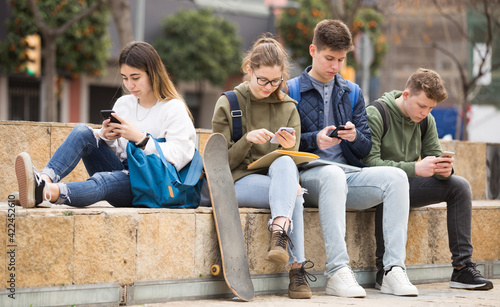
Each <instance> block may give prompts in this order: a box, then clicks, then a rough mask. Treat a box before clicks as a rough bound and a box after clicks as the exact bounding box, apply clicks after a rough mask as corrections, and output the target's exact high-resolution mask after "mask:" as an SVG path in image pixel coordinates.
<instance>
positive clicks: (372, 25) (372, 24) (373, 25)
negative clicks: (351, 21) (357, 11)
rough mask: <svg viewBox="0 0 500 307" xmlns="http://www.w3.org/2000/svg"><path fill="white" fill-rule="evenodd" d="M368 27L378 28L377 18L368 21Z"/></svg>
mask: <svg viewBox="0 0 500 307" xmlns="http://www.w3.org/2000/svg"><path fill="white" fill-rule="evenodd" d="M368 27H370V28H376V27H377V22H376V21H375V20H370V21H368Z"/></svg>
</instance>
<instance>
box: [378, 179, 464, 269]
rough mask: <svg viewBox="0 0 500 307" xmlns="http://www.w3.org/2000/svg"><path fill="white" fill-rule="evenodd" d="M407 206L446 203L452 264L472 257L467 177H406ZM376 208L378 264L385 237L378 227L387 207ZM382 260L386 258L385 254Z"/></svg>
mask: <svg viewBox="0 0 500 307" xmlns="http://www.w3.org/2000/svg"><path fill="white" fill-rule="evenodd" d="M408 181H409V183H410V207H413V208H419V207H423V206H427V205H431V204H436V203H440V202H446V206H447V210H446V221H447V226H448V243H449V247H450V251H451V259H452V260H453V262H452V265H453V266H454V267H460V266H462V265H464V264H466V263H468V262H471V261H472V260H471V258H472V250H473V247H472V243H471V223H472V191H471V188H470V185H469V182H468V181H467V179H465V178H463V177H460V176H455V175H453V176H451V177H450V178H449V179H448V180H438V179H436V178H434V177H409V178H408ZM384 206H385V204H384V205H383V206H378V207H377V213H376V218H375V237H376V240H377V267H378V268H381V267H382V266H383V263H385V260H384V262H382V261H383V260H382V256H383V255H384V236H385V234H382V232H381V230H380V227H379V225H380V220H381V219H382V216H383V215H384V214H385V212H386V210H385V209H383V212H382V208H381V207H384ZM384 259H385V257H384Z"/></svg>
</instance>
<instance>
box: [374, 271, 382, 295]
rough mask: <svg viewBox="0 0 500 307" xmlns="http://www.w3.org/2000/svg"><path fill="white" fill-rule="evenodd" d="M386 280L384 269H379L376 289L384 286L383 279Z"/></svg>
mask: <svg viewBox="0 0 500 307" xmlns="http://www.w3.org/2000/svg"><path fill="white" fill-rule="evenodd" d="M383 280H384V269H379V270H378V271H377V277H376V279H375V289H379V290H380V288H382V281H383Z"/></svg>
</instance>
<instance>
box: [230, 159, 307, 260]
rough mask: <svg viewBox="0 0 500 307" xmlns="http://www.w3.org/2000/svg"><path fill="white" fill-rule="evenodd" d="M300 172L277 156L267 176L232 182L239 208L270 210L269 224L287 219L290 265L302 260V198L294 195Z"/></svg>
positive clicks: (303, 258) (247, 177) (254, 176)
mask: <svg viewBox="0 0 500 307" xmlns="http://www.w3.org/2000/svg"><path fill="white" fill-rule="evenodd" d="M298 183H299V172H298V171H297V166H296V165H295V163H294V162H293V160H292V159H291V158H290V157H288V156H283V157H279V158H278V159H276V160H275V161H274V162H273V163H272V164H271V166H270V167H269V171H268V173H267V175H261V174H250V175H247V176H245V177H243V178H241V179H239V180H237V181H236V182H235V183H234V189H235V190H236V199H237V200H238V206H239V207H251V208H265V209H271V220H270V222H271V221H273V220H274V219H275V218H277V217H286V218H288V219H289V220H290V221H291V223H290V228H289V229H288V235H289V237H290V240H291V241H292V244H293V247H294V248H293V249H291V248H290V246H289V248H288V254H289V255H290V260H289V262H290V263H293V262H298V263H302V262H304V261H305V255H304V212H303V211H304V206H303V204H304V198H303V197H302V193H301V195H298V196H297V186H298Z"/></svg>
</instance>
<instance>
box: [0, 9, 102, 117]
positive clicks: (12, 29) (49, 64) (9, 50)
mask: <svg viewBox="0 0 500 307" xmlns="http://www.w3.org/2000/svg"><path fill="white" fill-rule="evenodd" d="M104 4H105V1H104V0H78V1H67V0H62V1H61V0H44V1H36V0H16V1H13V0H12V1H10V5H11V6H12V17H11V18H10V19H9V20H8V21H7V27H8V30H9V33H8V35H7V39H6V41H5V42H3V43H2V44H0V65H1V66H2V68H3V70H5V71H6V72H19V70H20V64H21V60H20V57H19V56H20V53H21V52H22V49H23V48H22V46H21V40H22V38H23V37H25V36H27V35H30V34H34V33H39V34H40V36H41V37H42V58H43V60H44V61H43V74H42V76H43V77H44V78H46V79H47V82H46V91H45V92H46V100H47V111H46V114H47V115H46V116H47V120H48V121H57V119H58V114H57V99H56V95H55V91H54V86H53V84H54V82H51V81H49V80H55V79H56V77H57V76H63V77H68V78H76V77H78V76H79V74H81V73H85V74H87V75H90V76H98V75H101V74H102V73H103V69H104V68H105V67H106V60H107V58H108V55H109V48H110V44H111V43H110V40H109V38H108V36H107V26H108V24H109V11H108V10H107V9H106V8H104V7H103V5H104Z"/></svg>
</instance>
